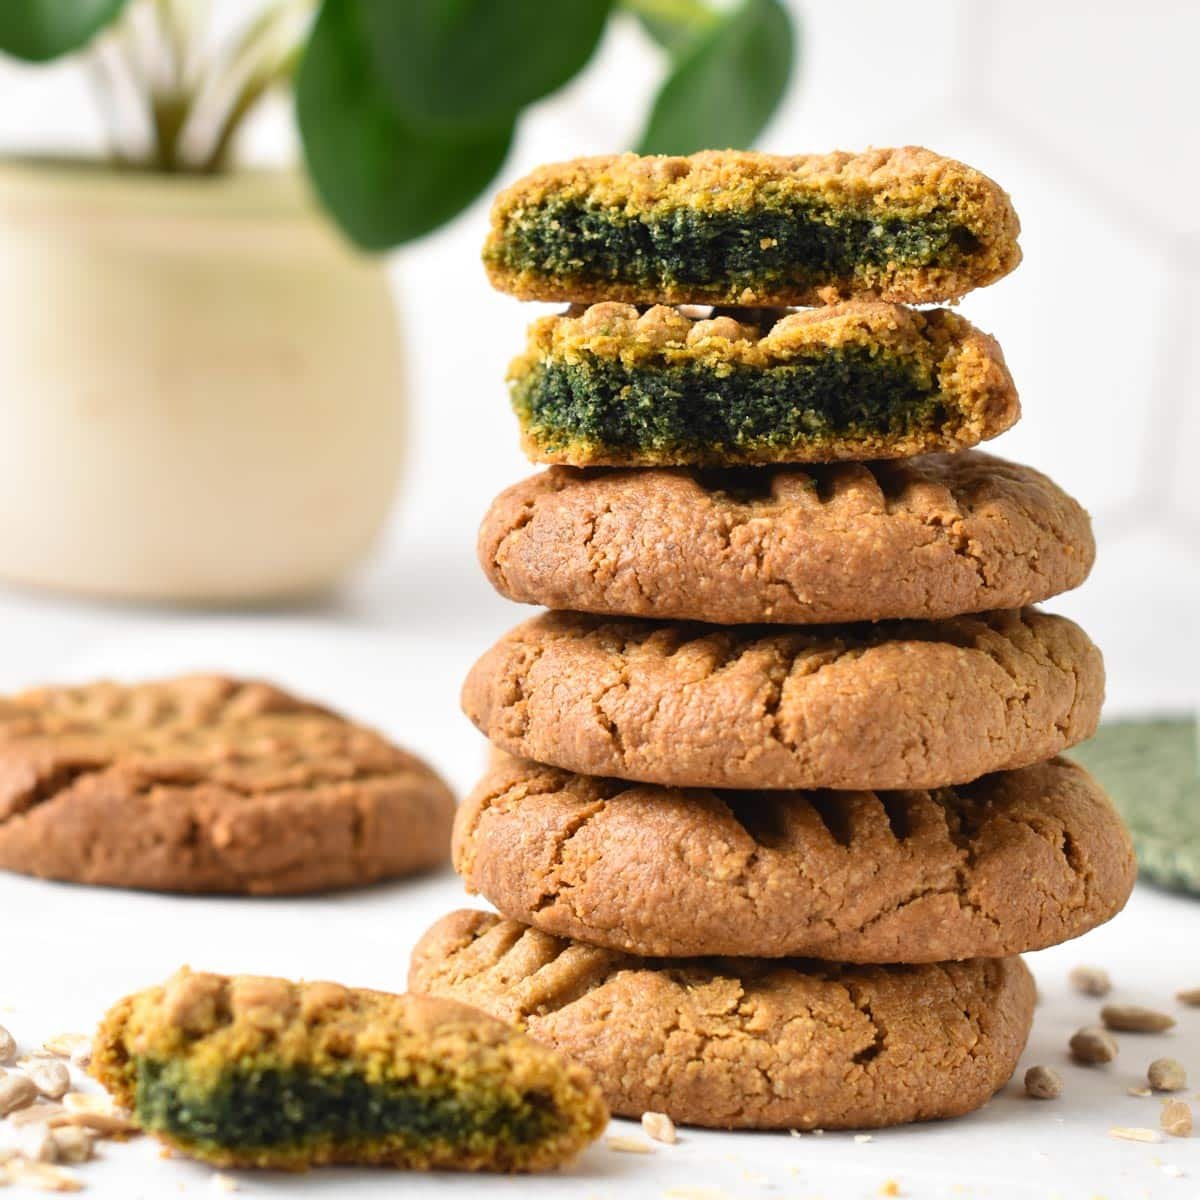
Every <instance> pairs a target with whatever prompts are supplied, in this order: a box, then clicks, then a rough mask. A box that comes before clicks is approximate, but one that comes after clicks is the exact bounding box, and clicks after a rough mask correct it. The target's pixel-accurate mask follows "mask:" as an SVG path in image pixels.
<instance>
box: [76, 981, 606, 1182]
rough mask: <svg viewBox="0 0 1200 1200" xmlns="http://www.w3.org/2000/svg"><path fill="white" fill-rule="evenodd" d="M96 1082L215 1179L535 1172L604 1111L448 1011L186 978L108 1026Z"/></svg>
mask: <svg viewBox="0 0 1200 1200" xmlns="http://www.w3.org/2000/svg"><path fill="white" fill-rule="evenodd" d="M92 1074H93V1075H94V1076H95V1077H96V1078H97V1079H98V1080H99V1081H100V1082H101V1083H102V1084H103V1085H104V1086H105V1087H106V1088H107V1089H108V1090H109V1091H110V1092H111V1093H112V1094H113V1096H114V1097H115V1098H116V1100H117V1101H118V1102H119V1103H120V1104H122V1105H124V1106H126V1107H128V1108H129V1109H130V1110H131V1111H132V1113H133V1115H134V1119H135V1120H136V1121H137V1123H138V1124H139V1125H140V1126H141V1128H142V1129H144V1130H145V1131H146V1132H147V1133H150V1134H153V1135H154V1136H155V1137H157V1138H159V1139H160V1140H162V1141H164V1142H165V1143H166V1144H167V1145H168V1146H170V1147H172V1148H173V1149H176V1150H180V1151H182V1152H183V1153H184V1154H188V1155H190V1156H191V1157H193V1158H199V1159H202V1160H204V1161H205V1162H210V1163H214V1164H216V1165H217V1166H222V1167H275V1168H283V1169H285V1170H302V1169H304V1168H306V1167H313V1166H325V1165H329V1164H333V1163H366V1164H372V1165H383V1166H396V1167H413V1168H419V1169H429V1168H443V1167H449V1168H456V1169H461V1170H488V1171H514V1170H518V1171H519V1170H540V1169H544V1168H547V1167H553V1166H557V1165H558V1164H559V1163H562V1162H564V1161H567V1160H568V1159H571V1158H573V1157H574V1156H575V1155H576V1154H577V1153H578V1152H579V1151H580V1150H581V1149H582V1148H583V1147H584V1146H585V1145H586V1144H587V1143H588V1142H590V1141H592V1140H593V1139H594V1138H596V1137H598V1136H599V1134H600V1132H601V1131H602V1130H603V1128H604V1126H605V1124H606V1123H607V1119H608V1114H607V1112H606V1110H605V1107H604V1102H603V1100H602V1099H601V1097H600V1093H599V1091H598V1089H597V1087H596V1084H595V1082H594V1080H593V1079H592V1078H591V1076H590V1074H589V1073H588V1072H587V1070H585V1069H584V1068H583V1067H581V1066H578V1065H576V1064H574V1063H568V1062H567V1061H565V1060H564V1059H562V1058H560V1057H559V1056H558V1055H557V1054H556V1053H555V1052H554V1051H553V1050H550V1049H547V1048H545V1047H544V1046H541V1045H538V1044H537V1043H536V1042H534V1041H532V1040H531V1039H529V1038H527V1037H525V1036H523V1035H522V1034H520V1033H518V1032H517V1031H516V1030H513V1029H511V1028H509V1027H508V1026H506V1025H503V1024H501V1023H500V1022H499V1021H496V1020H493V1019H492V1018H491V1017H488V1016H485V1015H484V1014H483V1013H481V1012H477V1011H475V1010H474V1009H471V1008H467V1007H465V1006H464V1005H461V1004H455V1003H453V1002H451V1001H449V1000H435V999H430V998H428V997H424V996H392V995H388V994H386V993H384V992H371V991H365V990H361V989H351V988H345V987H342V986H340V985H339V984H336V983H307V984H303V983H291V982H289V981H288V980H286V979H267V978H260V977H256V976H249V975H243V976H238V977H235V978H230V977H228V976H223V975H201V974H193V973H191V972H189V971H187V970H183V971H181V972H179V973H178V974H176V975H175V976H174V977H172V978H171V979H170V980H168V982H167V983H166V985H165V986H163V987H155V988H150V989H149V990H147V991H144V992H138V993H136V994H135V995H132V996H128V997H126V998H125V999H124V1000H122V1001H120V1002H119V1003H118V1004H117V1005H115V1006H114V1007H113V1008H112V1009H111V1010H110V1011H109V1013H108V1015H107V1016H106V1017H105V1018H104V1021H103V1023H102V1024H101V1026H100V1030H99V1033H98V1034H97V1036H96V1040H95V1043H94V1047H93V1060H92Z"/></svg>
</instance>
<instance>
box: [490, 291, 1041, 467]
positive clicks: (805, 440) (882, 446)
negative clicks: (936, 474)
mask: <svg viewBox="0 0 1200 1200" xmlns="http://www.w3.org/2000/svg"><path fill="white" fill-rule="evenodd" d="M734 311H740V310H734ZM744 315H745V316H747V317H750V318H753V319H747V320H740V321H739V320H735V319H734V317H733V316H730V315H718V316H716V317H693V316H688V315H685V313H683V312H681V311H680V310H679V309H677V308H671V307H668V306H666V305H655V306H654V307H652V308H650V309H648V310H646V311H645V312H639V311H638V309H637V308H635V307H634V306H633V305H630V304H616V303H605V304H593V305H591V306H590V307H588V308H586V309H583V310H582V311H580V312H576V311H575V310H572V311H570V312H568V313H566V314H561V315H558V316H549V317H543V318H541V319H539V320H537V321H535V322H534V323H533V324H532V325H531V326H530V329H529V338H528V344H527V347H526V350H525V353H524V354H522V355H520V356H519V357H518V358H516V359H515V360H514V361H513V363H512V364H511V366H510V367H509V383H510V386H511V388H512V392H513V403H514V407H515V408H516V410H517V413H518V416H519V418H520V420H521V429H522V437H521V442H522V446H523V448H524V449H525V452H526V454H527V455H528V456H529V457H530V458H531V459H533V460H534V461H535V462H544V463H565V464H569V465H571V466H584V467H586V466H672V465H687V464H702V463H711V464H714V465H724V466H730V465H737V464H753V463H773V462H810V461H813V462H832V461H841V460H847V459H849V460H856V461H857V460H860V459H868V458H869V459H878V458H901V457H906V456H909V455H913V454H921V453H925V452H927V451H946V450H960V449H964V448H967V447H971V446H975V445H977V444H978V443H979V442H981V441H986V440H988V439H989V438H993V437H996V436H997V435H998V434H1001V433H1003V432H1004V431H1005V430H1006V429H1008V428H1010V427H1011V426H1012V425H1013V424H1015V423H1016V421H1017V419H1018V417H1019V416H1020V403H1019V401H1018V398H1017V392H1016V388H1015V387H1014V385H1013V381H1012V376H1011V375H1010V374H1009V372H1008V368H1007V366H1006V365H1005V362H1004V356H1003V354H1002V353H1001V350H1000V347H999V345H998V344H997V343H996V341H995V339H994V338H992V337H990V336H988V335H987V334H985V333H982V332H980V330H978V329H976V328H975V327H974V326H973V325H971V324H970V323H969V322H968V321H965V320H964V319H963V318H962V317H960V316H958V315H957V314H955V313H951V312H948V311H946V310H945V309H934V310H932V311H929V312H917V311H914V310H913V309H909V308H905V307H903V306H902V305H898V304H883V303H877V302H870V301H849V302H847V303H845V304H837V305H833V306H830V307H828V308H817V309H808V310H805V311H802V312H793V313H787V312H781V311H780V310H752V311H751V312H749V313H746V314H744ZM856 352H857V353H860V354H861V353H866V354H869V355H870V356H871V358H872V360H873V361H881V362H882V361H887V362H891V363H893V364H897V363H898V364H903V365H904V368H905V372H906V375H907V378H908V379H909V380H910V386H911V387H913V388H916V387H918V386H919V388H920V389H921V391H922V395H923V396H924V397H925V398H926V399H927V400H929V401H930V402H932V401H933V399H936V404H937V411H938V413H939V414H940V415H939V417H938V419H937V420H936V421H933V422H932V423H928V424H927V423H920V424H918V425H916V426H915V427H913V428H912V429H910V430H905V431H903V432H897V431H886V432H876V431H868V430H861V431H856V432H854V433H850V434H846V435H840V434H839V435H835V434H832V433H827V432H817V431H815V430H809V431H806V432H805V434H804V436H803V437H797V438H794V439H790V440H789V439H786V438H783V439H780V440H778V441H775V440H772V441H770V442H766V441H764V442H763V443H762V444H755V445H753V446H751V447H745V448H742V447H739V446H737V445H734V444H731V443H728V442H721V443H719V444H714V445H693V444H690V443H688V444H680V445H677V446H665V445H664V446H659V445H653V446H642V447H635V446H630V445H626V444H619V445H610V444H608V443H606V442H605V441H603V440H595V439H589V438H584V437H581V436H575V437H572V438H570V439H569V440H564V439H565V438H566V436H567V432H568V431H566V430H564V429H562V428H559V427H558V426H556V425H554V424H553V423H551V424H549V425H545V426H544V425H543V424H541V423H539V420H538V419H537V418H536V417H535V416H534V415H533V414H532V413H531V412H529V411H527V409H526V403H527V401H526V400H523V399H522V397H523V396H525V394H526V390H527V389H530V388H532V389H533V390H534V391H536V390H537V387H538V386H539V379H540V374H539V372H540V371H541V370H543V369H545V368H546V367H547V365H552V366H557V367H567V368H574V367H578V366H580V365H583V366H591V365H594V364H603V363H610V364H615V363H619V364H620V366H621V368H622V370H623V371H625V372H629V378H630V379H631V381H632V382H630V383H629V384H624V385H623V389H624V390H623V391H622V392H621V400H622V402H623V403H625V402H627V403H629V404H635V405H636V404H639V403H642V398H641V396H639V394H638V393H637V381H639V380H641V379H643V378H645V379H652V378H653V377H654V376H655V375H656V373H661V372H666V371H672V370H677V369H680V368H682V369H700V370H702V371H704V372H707V373H711V375H712V376H713V377H714V378H715V379H721V378H728V377H729V376H730V374H731V373H733V372H735V371H736V372H742V373H745V372H751V373H756V372H761V373H764V374H769V373H770V372H771V371H772V370H775V369H778V368H790V367H793V366H796V365H798V364H805V363H812V362H813V361H814V360H815V361H820V360H822V359H825V360H827V359H829V358H837V356H840V355H843V354H846V353H850V354H853V353H856ZM621 378H622V379H624V378H625V376H622V377H621ZM912 381H919V385H918V384H917V383H915V382H912ZM910 399H911V397H910V396H909V395H907V394H905V395H904V396H903V397H899V396H898V397H897V400H896V403H897V405H898V406H899V407H903V403H904V402H908V401H909V400H910ZM597 403H598V404H601V405H602V406H603V405H604V404H608V403H613V398H612V397H610V396H607V395H604V396H601V397H598V398H597ZM645 403H647V404H653V403H654V401H653V398H652V397H651V396H649V394H648V395H647V398H646V400H645Z"/></svg>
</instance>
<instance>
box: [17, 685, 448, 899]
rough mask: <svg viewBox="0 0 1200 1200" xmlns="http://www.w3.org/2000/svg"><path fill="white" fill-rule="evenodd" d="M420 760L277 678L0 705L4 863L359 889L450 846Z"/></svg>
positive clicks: (99, 880) (54, 693) (127, 878)
mask: <svg viewBox="0 0 1200 1200" xmlns="http://www.w3.org/2000/svg"><path fill="white" fill-rule="evenodd" d="M453 817H454V798H453V796H452V795H451V793H450V790H449V788H447V786H446V785H445V783H443V782H442V780H441V779H440V778H439V777H438V775H437V774H436V773H435V772H434V771H433V770H432V768H430V767H429V766H428V765H426V764H425V763H424V762H422V761H421V760H420V759H418V758H416V757H414V756H413V755H411V754H408V753H406V752H405V751H403V750H400V749H398V748H397V747H396V746H393V745H392V744H391V743H390V742H387V741H386V740H384V738H382V737H380V736H379V735H378V734H377V733H374V732H372V731H371V730H369V729H364V728H362V727H361V726H358V725H354V724H352V723H351V722H349V721H347V720H345V719H344V718H342V717H340V716H338V715H337V714H335V713H332V712H329V711H328V710H326V709H323V708H320V707H318V706H317V705H315V704H309V703H307V702H306V701H303V700H298V699H296V698H295V697H293V696H289V695H288V694H287V693H285V692H282V691H280V690H279V689H278V688H275V687H272V686H271V685H269V684H266V683H256V682H244V681H239V680H234V679H225V678H221V677H216V676H212V677H209V676H192V677H184V678H179V679H169V680H163V681H157V682H153V683H141V684H131V685H124V684H118V683H95V684H90V685H85V686H82V687H48V688H39V689H37V690H34V691H28V692H23V693H21V694H20V695H16V696H12V697H8V698H6V699H3V700H0V867H3V868H5V869H7V870H10V871H20V872H23V873H25V874H30V875H40V876H42V877H44V878H47V879H62V880H70V881H73V882H76V883H92V884H109V885H111V886H114V887H128V888H149V889H153V890H156V891H169V892H242V893H250V894H256V895H283V894H288V893H299V892H315V891H324V890H326V889H330V888H348V887H357V886H361V885H364V884H369V883H374V882H376V881H378V880H381V879H387V878H391V877H394V876H400V875H405V874H408V873H411V872H414V871H420V870H425V869H427V868H430V867H434V866H437V865H438V864H440V863H441V862H443V861H444V860H445V859H446V857H447V852H448V849H449V838H450V827H451V823H452V821H453Z"/></svg>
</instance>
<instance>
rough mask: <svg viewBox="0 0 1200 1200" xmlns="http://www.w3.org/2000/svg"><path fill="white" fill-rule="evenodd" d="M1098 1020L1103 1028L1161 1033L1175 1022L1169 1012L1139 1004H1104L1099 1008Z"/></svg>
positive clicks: (1129, 1031) (1125, 1031)
mask: <svg viewBox="0 0 1200 1200" xmlns="http://www.w3.org/2000/svg"><path fill="white" fill-rule="evenodd" d="M1100 1020H1102V1021H1103V1022H1104V1025H1105V1028H1107V1029H1117V1030H1120V1031H1121V1032H1123V1033H1163V1032H1165V1031H1166V1030H1168V1029H1170V1028H1171V1027H1172V1026H1173V1025H1174V1024H1175V1018H1174V1017H1173V1016H1171V1015H1170V1014H1169V1013H1164V1012H1158V1011H1156V1010H1155V1009H1153V1008H1143V1007H1142V1005H1140V1004H1106V1005H1105V1006H1104V1007H1103V1008H1102V1009H1101V1010H1100Z"/></svg>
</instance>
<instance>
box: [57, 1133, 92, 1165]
mask: <svg viewBox="0 0 1200 1200" xmlns="http://www.w3.org/2000/svg"><path fill="white" fill-rule="evenodd" d="M50 1136H51V1138H52V1139H53V1140H54V1151H55V1155H56V1158H57V1161H58V1162H60V1163H85V1162H87V1161H88V1160H89V1159H90V1158H91V1157H92V1150H93V1147H94V1146H95V1144H96V1139H95V1137H94V1136H93V1135H92V1133H91V1132H90V1131H89V1130H87V1129H82V1128H80V1127H79V1126H78V1125H64V1126H63V1127H62V1128H61V1129H52V1130H51V1131H50Z"/></svg>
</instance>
